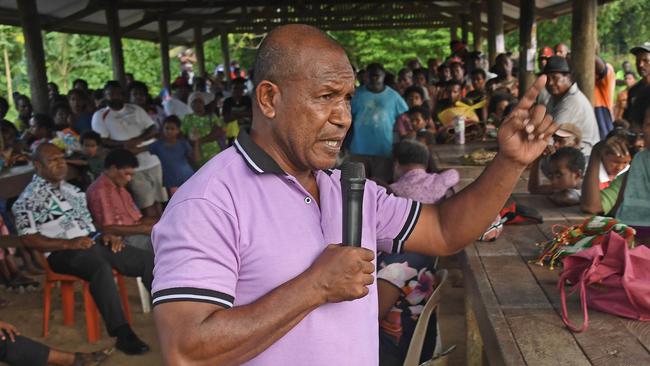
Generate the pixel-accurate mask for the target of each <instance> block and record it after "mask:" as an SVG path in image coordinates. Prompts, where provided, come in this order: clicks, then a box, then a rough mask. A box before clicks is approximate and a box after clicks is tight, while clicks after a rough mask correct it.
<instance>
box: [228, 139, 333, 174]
mask: <svg viewBox="0 0 650 366" xmlns="http://www.w3.org/2000/svg"><path fill="white" fill-rule="evenodd" d="M234 145H235V149H237V152H238V153H239V154H240V155H241V156H242V157H243V158H244V161H245V162H246V165H248V167H249V168H250V169H251V170H252V171H254V172H255V173H257V174H267V173H269V174H280V175H287V173H286V172H285V171H284V170H282V168H280V166H279V165H278V163H276V162H275V160H273V158H272V157H271V156H270V155H269V154H267V153H266V151H264V150H263V149H262V148H261V147H260V146H259V145H257V144H256V143H255V141H253V139H251V137H250V135H249V134H248V133H246V132H245V131H241V132H240V133H239V135H238V136H237V139H236V140H235V143H234ZM323 172H324V173H326V174H327V175H331V174H332V172H333V171H332V169H325V170H323Z"/></svg>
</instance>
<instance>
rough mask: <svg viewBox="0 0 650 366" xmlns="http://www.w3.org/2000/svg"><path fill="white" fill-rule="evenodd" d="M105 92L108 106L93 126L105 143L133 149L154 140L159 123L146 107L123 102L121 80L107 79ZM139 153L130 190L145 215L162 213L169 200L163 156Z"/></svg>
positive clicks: (93, 121) (95, 115)
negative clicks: (163, 180)
mask: <svg viewBox="0 0 650 366" xmlns="http://www.w3.org/2000/svg"><path fill="white" fill-rule="evenodd" d="M104 96H105V98H106V100H107V106H106V107H105V108H102V109H100V110H98V111H97V112H95V114H94V115H93V120H92V128H93V131H95V132H97V133H98V134H99V135H100V136H101V137H102V142H103V144H104V145H105V146H107V147H109V148H116V147H121V148H125V149H134V148H136V147H142V146H144V145H146V144H148V143H150V142H153V141H151V140H152V139H153V138H155V137H156V135H157V134H158V128H157V127H156V123H155V122H154V121H153V120H152V119H151V117H149V115H148V114H147V112H146V111H145V110H144V109H142V108H140V107H138V106H137V105H135V104H130V103H124V95H123V93H122V87H121V86H120V84H119V82H117V81H109V82H108V83H106V86H104ZM137 157H138V164H139V166H138V168H137V169H136V171H135V173H134V174H133V180H132V181H131V182H130V183H129V186H128V187H129V190H130V191H131V193H132V194H133V199H134V200H135V203H136V204H137V205H138V208H140V210H142V213H143V214H144V215H145V216H150V217H156V216H160V214H161V213H162V205H161V204H162V203H163V202H165V201H167V192H166V191H165V188H164V187H163V182H162V168H161V165H160V160H159V159H158V157H157V156H155V155H152V154H151V153H150V152H148V151H143V152H140V153H139V154H138V155H137Z"/></svg>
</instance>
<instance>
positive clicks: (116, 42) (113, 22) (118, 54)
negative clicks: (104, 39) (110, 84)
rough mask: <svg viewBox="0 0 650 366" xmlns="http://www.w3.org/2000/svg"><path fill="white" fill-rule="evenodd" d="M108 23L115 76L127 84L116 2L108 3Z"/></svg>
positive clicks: (123, 83) (121, 82) (123, 84)
mask: <svg viewBox="0 0 650 366" xmlns="http://www.w3.org/2000/svg"><path fill="white" fill-rule="evenodd" d="M106 25H107V29H108V39H109V41H110V45H111V59H112V61H113V78H114V79H115V80H117V81H119V82H120V84H122V86H126V73H125V71H124V52H123V51H122V35H121V34H120V18H119V15H118V12H117V7H116V6H115V3H114V2H112V1H109V2H107V3H106Z"/></svg>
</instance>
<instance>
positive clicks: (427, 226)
mask: <svg viewBox="0 0 650 366" xmlns="http://www.w3.org/2000/svg"><path fill="white" fill-rule="evenodd" d="M545 84H546V77H545V76H541V77H540V78H538V79H537V81H536V82H535V84H534V85H533V87H531V88H530V89H529V90H528V91H527V92H526V95H525V96H524V97H523V98H522V100H521V101H520V102H519V104H518V105H517V107H516V108H515V110H514V111H513V112H512V113H511V114H510V115H509V116H508V117H507V118H506V120H505V121H504V122H503V124H502V126H501V128H500V129H499V136H498V140H499V153H498V154H497V156H496V157H495V158H494V160H493V161H492V163H491V164H490V165H488V166H487V168H486V169H485V171H484V172H483V173H482V174H481V176H480V177H479V178H478V179H477V180H476V181H475V182H473V183H472V184H470V185H469V186H468V187H467V188H465V189H463V190H462V191H461V192H460V193H458V194H457V195H455V196H453V197H451V198H450V199H448V200H445V201H443V202H442V203H440V205H438V206H435V205H425V206H424V207H423V209H422V212H421V213H420V218H419V220H418V222H417V224H416V226H415V229H414V231H413V234H412V235H411V237H410V238H409V239H408V240H407V241H406V243H405V250H406V251H412V252H417V253H422V254H425V255H431V256H433V255H450V254H453V253H456V252H458V251H459V250H461V249H463V247H465V246H466V245H468V244H470V243H472V242H474V241H475V240H476V239H477V238H478V237H479V236H480V235H481V234H482V233H483V231H484V230H485V228H487V227H488V226H489V225H490V223H491V222H492V221H494V217H495V215H496V214H497V213H498V212H499V210H501V208H503V205H504V204H505V202H506V200H507V199H508V197H509V196H510V193H511V192H512V190H513V188H514V187H515V185H516V184H517V181H518V180H519V177H520V175H521V173H522V172H523V171H524V169H525V168H526V166H527V165H529V164H530V163H532V162H533V161H534V160H535V159H537V158H538V157H539V156H540V155H541V154H542V152H543V151H544V149H546V146H547V145H548V139H549V138H550V137H551V136H552V135H553V133H555V131H557V130H558V128H559V126H558V125H556V124H555V123H553V119H552V118H551V116H550V115H548V114H546V108H545V107H544V106H540V105H538V106H535V107H533V105H534V103H535V99H536V98H537V95H538V94H539V92H540V91H541V90H542V89H543V88H544V85H545Z"/></svg>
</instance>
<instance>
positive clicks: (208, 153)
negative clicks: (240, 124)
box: [181, 114, 223, 165]
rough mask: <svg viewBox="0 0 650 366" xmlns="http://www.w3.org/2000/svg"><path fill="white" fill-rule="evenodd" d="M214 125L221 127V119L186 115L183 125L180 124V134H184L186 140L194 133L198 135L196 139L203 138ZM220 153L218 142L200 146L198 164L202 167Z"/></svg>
mask: <svg viewBox="0 0 650 366" xmlns="http://www.w3.org/2000/svg"><path fill="white" fill-rule="evenodd" d="M215 125H217V126H222V125H223V122H222V121H221V118H219V117H217V116H199V115H196V114H188V115H186V116H185V117H183V123H181V132H183V134H185V136H187V137H188V138H189V137H190V136H191V135H192V134H193V132H194V133H196V134H198V137H203V136H205V135H207V134H209V133H210V131H212V127H214V126H215ZM220 152H221V145H220V144H219V142H218V141H213V142H207V143H204V144H201V161H199V163H200V164H201V165H203V164H204V163H205V162H206V161H208V160H210V159H212V157H213V156H215V155H217V154H218V153H220Z"/></svg>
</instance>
